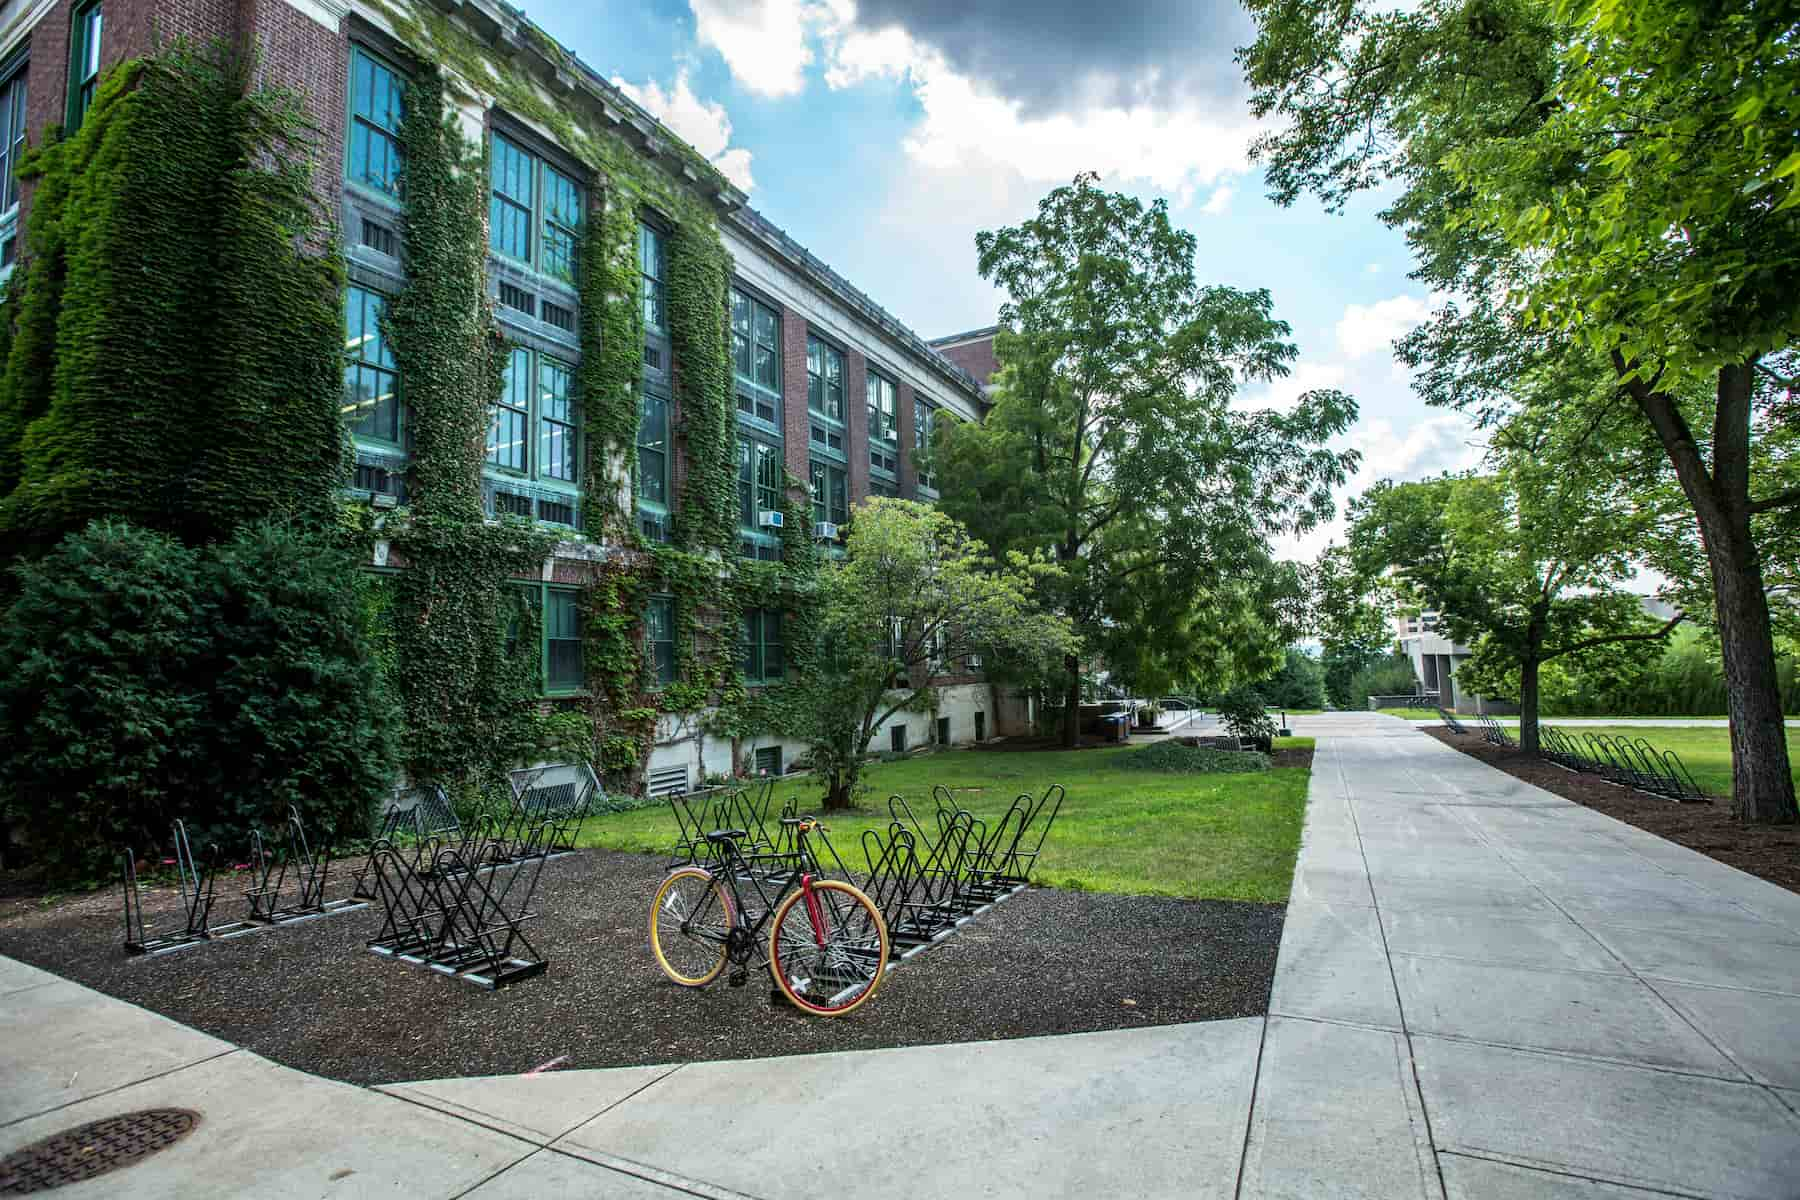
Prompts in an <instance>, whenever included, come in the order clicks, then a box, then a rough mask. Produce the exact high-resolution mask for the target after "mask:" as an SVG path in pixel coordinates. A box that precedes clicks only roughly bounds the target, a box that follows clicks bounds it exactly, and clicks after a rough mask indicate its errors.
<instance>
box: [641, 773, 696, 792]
mask: <svg viewBox="0 0 1800 1200" xmlns="http://www.w3.org/2000/svg"><path fill="white" fill-rule="evenodd" d="M687 790H688V769H687V768H686V767H663V768H662V769H661V770H656V769H652V770H651V772H650V794H651V795H652V796H679V795H681V794H682V793H684V792H686V791H687Z"/></svg>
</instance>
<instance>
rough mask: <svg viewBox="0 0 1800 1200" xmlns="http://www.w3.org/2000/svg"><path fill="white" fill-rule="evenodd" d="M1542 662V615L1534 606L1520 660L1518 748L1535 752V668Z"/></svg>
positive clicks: (1536, 732)
mask: <svg viewBox="0 0 1800 1200" xmlns="http://www.w3.org/2000/svg"><path fill="white" fill-rule="evenodd" d="M1543 665H1544V618H1543V617H1542V616H1540V615H1539V614H1538V612H1537V611H1536V610H1535V609H1534V610H1533V612H1532V615H1531V622H1530V624H1528V625H1526V627H1525V657H1524V658H1522V659H1520V660H1519V749H1521V750H1523V751H1524V752H1525V753H1527V754H1536V753H1537V752H1538V670H1539V668H1541V667H1542V666H1543Z"/></svg>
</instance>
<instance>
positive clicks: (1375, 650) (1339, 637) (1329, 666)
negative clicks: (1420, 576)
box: [1308, 543, 1394, 708]
mask: <svg viewBox="0 0 1800 1200" xmlns="http://www.w3.org/2000/svg"><path fill="white" fill-rule="evenodd" d="M1308 583H1309V585H1310V588H1311V594H1310V598H1311V606H1312V611H1311V620H1310V628H1311V630H1312V632H1313V634H1314V635H1315V636H1317V637H1318V639H1319V644H1320V653H1319V663H1320V666H1321V667H1322V668H1323V670H1324V674H1325V695H1326V697H1327V698H1328V699H1329V700H1330V702H1331V703H1332V704H1333V705H1335V706H1336V707H1338V708H1361V707H1362V706H1363V702H1364V701H1365V700H1366V699H1367V696H1366V695H1365V696H1357V695H1355V694H1354V691H1355V689H1354V688H1353V687H1352V682H1353V681H1354V680H1355V678H1356V677H1357V676H1358V675H1359V674H1361V673H1362V672H1363V671H1365V670H1367V669H1368V668H1369V667H1371V666H1373V665H1374V664H1375V663H1376V662H1377V661H1379V660H1380V658H1381V656H1382V654H1383V653H1384V652H1385V651H1387V650H1389V649H1390V648H1391V647H1392V646H1393V644H1394V627H1393V626H1392V625H1391V624H1390V623H1389V618H1390V617H1391V615H1392V613H1393V605H1392V603H1391V599H1392V598H1391V597H1387V596H1385V595H1384V594H1383V592H1382V590H1381V589H1380V587H1379V584H1378V581H1374V580H1370V579H1369V578H1368V577H1366V576H1364V575H1363V574H1362V573H1361V572H1360V571H1358V570H1357V569H1356V564H1355V563H1354V562H1353V561H1352V560H1351V558H1350V551H1349V548H1348V547H1345V546H1340V545H1338V544H1336V543H1333V544H1331V545H1329V546H1327V547H1325V549H1324V551H1323V552H1322V553H1320V555H1319V558H1318V561H1317V562H1315V563H1314V564H1313V568H1312V572H1311V574H1310V577H1309V579H1308Z"/></svg>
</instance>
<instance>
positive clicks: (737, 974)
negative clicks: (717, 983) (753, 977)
mask: <svg viewBox="0 0 1800 1200" xmlns="http://www.w3.org/2000/svg"><path fill="white" fill-rule="evenodd" d="M725 982H726V983H727V984H728V985H729V986H731V987H743V986H744V985H745V984H746V983H749V982H750V972H749V970H748V969H746V968H744V967H739V968H738V969H737V970H735V971H733V972H732V973H731V978H730V979H728V980H726V981H725Z"/></svg>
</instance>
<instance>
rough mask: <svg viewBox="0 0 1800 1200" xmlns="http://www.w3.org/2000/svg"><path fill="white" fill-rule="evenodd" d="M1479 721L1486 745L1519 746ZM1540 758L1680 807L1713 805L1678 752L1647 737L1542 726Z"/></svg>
mask: <svg viewBox="0 0 1800 1200" xmlns="http://www.w3.org/2000/svg"><path fill="white" fill-rule="evenodd" d="M1481 720H1482V723H1483V728H1484V732H1483V735H1482V736H1483V737H1484V738H1485V739H1486V740H1487V741H1488V742H1490V743H1492V744H1494V745H1497V746H1505V747H1507V748H1515V747H1516V746H1517V743H1516V742H1514V741H1513V739H1512V737H1511V735H1509V734H1508V733H1507V732H1506V730H1505V729H1503V728H1502V727H1501V726H1500V724H1499V722H1497V721H1495V720H1494V719H1493V718H1491V717H1483V718H1481ZM1538 756H1539V757H1540V758H1545V759H1548V760H1549V761H1550V762H1552V763H1554V764H1556V765H1557V766H1559V767H1561V768H1563V769H1564V770H1566V771H1575V772H1579V773H1582V774H1587V775H1598V776H1600V777H1601V778H1602V779H1604V780H1606V781H1607V782H1608V783H1614V784H1617V785H1618V786H1620V787H1628V788H1635V789H1637V790H1638V791H1640V792H1648V793H1650V794H1651V795H1654V796H1662V797H1664V798H1666V799H1669V800H1674V801H1677V802H1679V803H1682V804H1710V803H1712V797H1710V796H1708V795H1707V794H1706V792H1705V791H1704V790H1703V789H1702V788H1701V787H1700V784H1699V783H1698V782H1697V781H1696V780H1695V779H1694V776H1693V774H1692V772H1690V771H1689V770H1688V768H1687V764H1686V763H1684V762H1682V761H1681V756H1680V755H1679V754H1677V753H1676V752H1675V751H1674V750H1659V749H1657V748H1656V747H1655V746H1653V745H1652V744H1651V743H1650V741H1649V739H1647V738H1644V737H1637V738H1633V737H1630V736H1628V735H1612V734H1605V733H1590V732H1583V733H1581V734H1579V735H1577V734H1576V733H1573V732H1571V731H1569V730H1566V729H1559V728H1557V727H1556V726H1554V725H1544V726H1541V727H1540V728H1539V729H1538Z"/></svg>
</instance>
